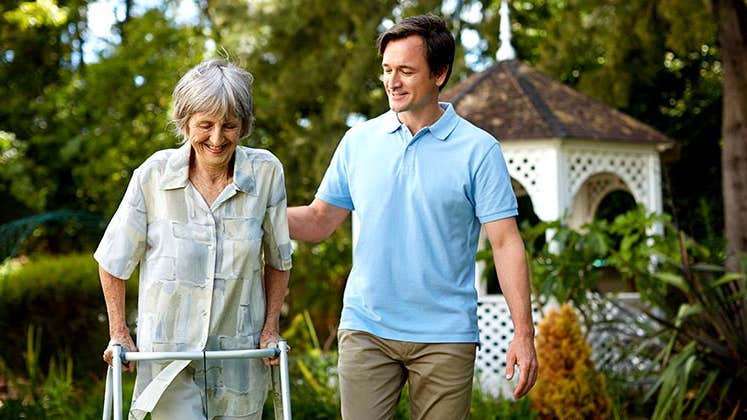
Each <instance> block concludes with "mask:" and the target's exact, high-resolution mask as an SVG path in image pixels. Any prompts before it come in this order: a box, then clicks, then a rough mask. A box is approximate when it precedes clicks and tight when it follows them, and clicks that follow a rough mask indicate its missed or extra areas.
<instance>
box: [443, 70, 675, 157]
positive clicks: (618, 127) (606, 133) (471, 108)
mask: <svg viewBox="0 0 747 420" xmlns="http://www.w3.org/2000/svg"><path fill="white" fill-rule="evenodd" d="M440 97H441V100H444V101H447V102H451V103H452V104H453V105H454V108H455V109H456V110H457V112H458V113H459V114H460V115H462V116H463V117H464V118H466V119H468V120H469V121H471V122H472V123H473V124H475V125H477V126H478V127H480V128H482V129H484V130H486V131H488V132H490V133H491V134H492V135H493V136H495V137H496V138H497V139H499V140H501V141H511V140H536V139H580V140H594V141H606V142H624V143H635V144H641V143H644V144H646V143H648V144H657V145H659V146H662V148H668V147H670V146H672V145H673V143H674V142H673V141H672V140H671V139H670V138H668V137H667V136H665V135H664V134H662V133H660V132H658V131H656V130H655V129H654V128H652V127H650V126H648V125H646V124H644V123H642V122H640V121H637V120H636V119H634V118H632V117H630V116H628V115H625V114H623V113H622V112H619V111H617V110H615V109H614V108H611V107H609V106H607V105H605V104H603V103H602V102H600V101H597V100H595V99H592V98H590V97H588V96H586V95H583V94H581V93H579V92H577V91H575V90H573V89H571V88H570V87H568V86H566V85H564V84H562V83H560V82H558V81H556V80H554V79H552V78H551V77H549V76H547V75H546V74H544V73H542V72H540V71H538V70H536V69H534V68H532V67H530V66H528V65H526V64H524V63H522V62H520V61H518V60H506V61H499V62H497V63H496V64H494V65H493V66H491V67H490V68H488V69H486V70H484V71H482V72H479V73H475V74H473V75H471V76H470V77H468V78H467V79H466V80H464V81H463V82H461V83H459V84H457V85H456V86H453V87H451V88H448V89H446V90H445V91H444V92H442V93H441V96H440Z"/></svg>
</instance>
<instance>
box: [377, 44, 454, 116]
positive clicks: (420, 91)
mask: <svg viewBox="0 0 747 420" xmlns="http://www.w3.org/2000/svg"><path fill="white" fill-rule="evenodd" d="M425 48H426V47H425V40H424V39H423V37H421V36H420V35H411V36H408V37H407V38H402V39H395V40H392V41H389V43H388V44H387V45H386V49H385V50H384V54H383V57H382V60H381V67H382V68H383V71H384V74H383V76H382V81H383V82H384V88H385V89H386V94H387V97H388V98H389V108H391V109H392V111H394V112H398V113H400V112H410V113H413V114H418V112H419V111H422V110H423V109H425V108H427V107H428V106H429V105H433V104H436V105H437V104H438V87H439V86H440V85H442V84H443V83H444V79H445V78H446V71H445V70H444V71H442V72H441V74H440V75H436V76H433V75H432V74H431V69H430V68H429V67H428V62H427V61H426V56H425V53H426V51H425Z"/></svg>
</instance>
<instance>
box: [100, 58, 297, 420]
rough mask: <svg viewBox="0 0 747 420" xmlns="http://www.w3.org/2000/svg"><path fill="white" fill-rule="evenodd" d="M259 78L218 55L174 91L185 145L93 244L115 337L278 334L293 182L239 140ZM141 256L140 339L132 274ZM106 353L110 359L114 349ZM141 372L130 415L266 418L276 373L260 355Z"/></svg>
mask: <svg viewBox="0 0 747 420" xmlns="http://www.w3.org/2000/svg"><path fill="white" fill-rule="evenodd" d="M252 81H253V78H252V75H251V74H250V73H248V72H246V71H244V70H242V69H240V68H239V67H237V66H235V65H233V64H230V63H227V62H225V61H221V60H211V61H207V62H204V63H201V64H199V65H197V66H196V67H194V68H193V69H191V70H190V71H189V72H187V73H186V74H185V75H184V76H183V77H182V78H181V80H180V81H179V83H178V84H177V86H176V88H175V89H174V94H173V98H172V99H173V108H174V110H173V123H174V125H175V127H176V130H177V132H178V133H179V134H180V135H181V136H182V137H183V139H184V144H183V145H182V146H181V147H180V148H178V149H170V150H162V151H159V152H157V153H155V154H154V155H153V156H151V157H150V158H148V159H147V160H146V161H145V162H144V163H143V164H142V165H141V166H140V167H139V168H137V169H136V170H135V172H134V173H133V176H132V179H131V180H130V184H129V186H128V188H127V192H126V193H125V196H124V198H123V199H122V202H121V203H120V205H119V208H118V209H117V212H116V213H115V215H114V217H113V218H112V220H111V222H110V224H109V226H108V227H107V229H106V232H105V234H104V237H103V239H102V240H101V243H100V244H99V247H98V249H97V250H96V252H95V254H94V257H95V258H96V260H97V261H98V263H99V273H100V277H101V287H102V289H103V292H104V298H105V300H106V307H107V312H108V316H109V333H110V336H111V337H110V339H111V341H110V345H111V344H112V343H119V344H121V345H122V346H123V347H126V348H127V349H128V350H129V351H137V349H138V348H139V349H140V350H141V351H202V350H232V349H247V348H256V347H260V348H264V347H267V346H268V345H269V344H270V343H274V342H277V340H278V339H279V335H278V329H279V327H278V322H279V317H280V307H281V305H282V302H283V298H284V295H285V292H286V289H287V286H288V277H289V270H290V268H291V245H290V239H289V237H288V222H287V217H286V197H285V185H284V180H283V170H282V166H281V164H280V162H279V161H278V159H277V158H276V157H275V156H273V155H272V154H271V153H270V152H268V151H265V150H259V149H251V148H248V147H243V146H239V145H238V143H239V141H240V140H241V139H242V138H244V137H245V136H247V135H248V134H249V133H250V132H251V128H252V124H253V120H254V114H253V105H252V104H253V100H252ZM138 264H140V284H139V297H138V320H137V340H138V343H137V347H136V346H135V344H134V343H133V341H132V338H131V336H130V332H129V330H128V328H127V324H126V320H125V309H124V308H125V305H124V303H125V292H124V291H125V288H124V282H123V279H127V278H129V277H130V275H131V274H132V272H133V270H134V269H135V267H136V266H137V265H138ZM103 357H104V360H105V361H106V362H107V363H109V364H111V358H112V352H111V349H110V348H108V349H107V350H106V351H105V352H104V356H103ZM267 363H271V362H269V361H265V364H267ZM126 369H127V370H129V371H132V370H134V366H128V367H126ZM137 371H138V373H137V379H136V385H135V391H134V393H133V401H132V406H131V410H130V418H136V419H141V418H143V417H144V416H145V414H146V413H147V412H151V416H152V418H153V419H154V420H159V419H204V418H205V417H206V414H205V413H208V415H209V416H210V418H219V419H227V418H230V419H234V418H241V419H244V418H246V419H249V418H251V419H254V418H260V417H261V413H262V406H263V403H264V400H265V398H266V393H267V385H268V371H267V366H265V365H263V364H262V362H261V361H258V360H256V359H250V360H210V361H207V375H206V372H205V370H204V369H203V363H202V361H200V362H199V363H196V362H192V363H190V362H189V361H174V362H171V363H155V362H150V363H148V362H139V363H138V367H137ZM206 376H207V378H206ZM205 383H206V384H207V385H206V386H205Z"/></svg>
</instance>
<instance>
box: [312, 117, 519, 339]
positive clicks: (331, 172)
mask: <svg viewBox="0 0 747 420" xmlns="http://www.w3.org/2000/svg"><path fill="white" fill-rule="evenodd" d="M440 105H441V107H442V108H443V109H444V111H445V112H444V113H443V115H442V116H441V118H439V119H438V121H436V123H435V124H433V125H431V126H429V127H426V128H423V129H422V130H420V131H419V132H418V133H416V134H415V136H413V135H412V134H411V133H410V130H409V129H408V128H407V127H406V126H405V125H404V124H401V123H400V122H399V120H398V119H397V114H396V113H394V112H393V111H389V112H387V113H385V114H383V115H380V116H379V117H377V118H374V119H372V120H369V121H367V122H365V123H362V124H359V125H357V126H355V127H353V128H351V129H350V130H348V132H347V133H346V134H345V136H344V137H343V139H342V141H341V142H340V144H339V146H338V147H337V150H336V151H335V154H334V156H333V157H332V162H331V163H330V166H329V168H328V169H327V173H326V174H325V176H324V179H323V180H322V183H321V185H320V187H319V190H318V191H317V194H316V197H317V198H319V199H321V200H323V201H325V202H327V203H329V204H332V205H335V206H338V207H343V208H346V209H349V210H355V211H356V212H357V214H358V217H359V219H360V234H359V237H358V243H357V246H356V248H355V251H354V253H353V269H352V271H351V272H350V276H349V277H348V282H347V286H346V287H345V295H344V299H343V309H342V317H341V320H340V329H350V330H360V331H366V332H369V333H371V334H374V335H377V336H379V337H382V338H386V339H392V340H401V341H411V342H420V343H438V342H441V343H446V342H478V340H479V337H478V329H477V291H476V290H475V286H474V276H475V253H476V251H477V241H478V236H479V233H480V226H481V224H482V223H486V222H490V221H494V220H498V219H502V218H506V217H511V216H515V215H516V214H517V205H516V197H515V196H514V193H513V190H512V188H511V179H510V178H509V175H508V169H507V168H506V163H505V161H504V159H503V154H502V153H501V149H500V145H499V144H498V142H497V141H496V139H495V138H493V136H491V135H490V134H488V133H486V132H485V131H483V130H481V129H479V128H477V127H475V126H474V125H472V124H470V123H469V122H467V121H466V120H464V119H463V118H461V117H459V116H458V115H457V114H456V112H454V109H453V107H452V106H451V104H448V103H441V104H440Z"/></svg>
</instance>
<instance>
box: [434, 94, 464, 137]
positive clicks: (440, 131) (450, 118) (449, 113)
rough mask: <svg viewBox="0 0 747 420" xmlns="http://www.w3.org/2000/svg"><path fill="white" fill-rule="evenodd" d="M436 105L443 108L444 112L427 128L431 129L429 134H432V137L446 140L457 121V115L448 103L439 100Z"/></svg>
mask: <svg viewBox="0 0 747 420" xmlns="http://www.w3.org/2000/svg"><path fill="white" fill-rule="evenodd" d="M438 105H439V106H440V107H441V109H443V110H444V113H443V114H442V115H441V118H439V119H438V120H437V121H436V122H435V123H434V124H433V125H431V126H430V127H428V129H429V130H430V131H431V134H433V137H435V138H437V139H439V140H446V139H447V138H448V137H449V134H451V132H452V131H454V129H455V128H456V126H457V123H458V122H459V116H458V115H457V113H456V111H454V107H453V106H452V105H451V104H450V103H448V102H439V103H438Z"/></svg>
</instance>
